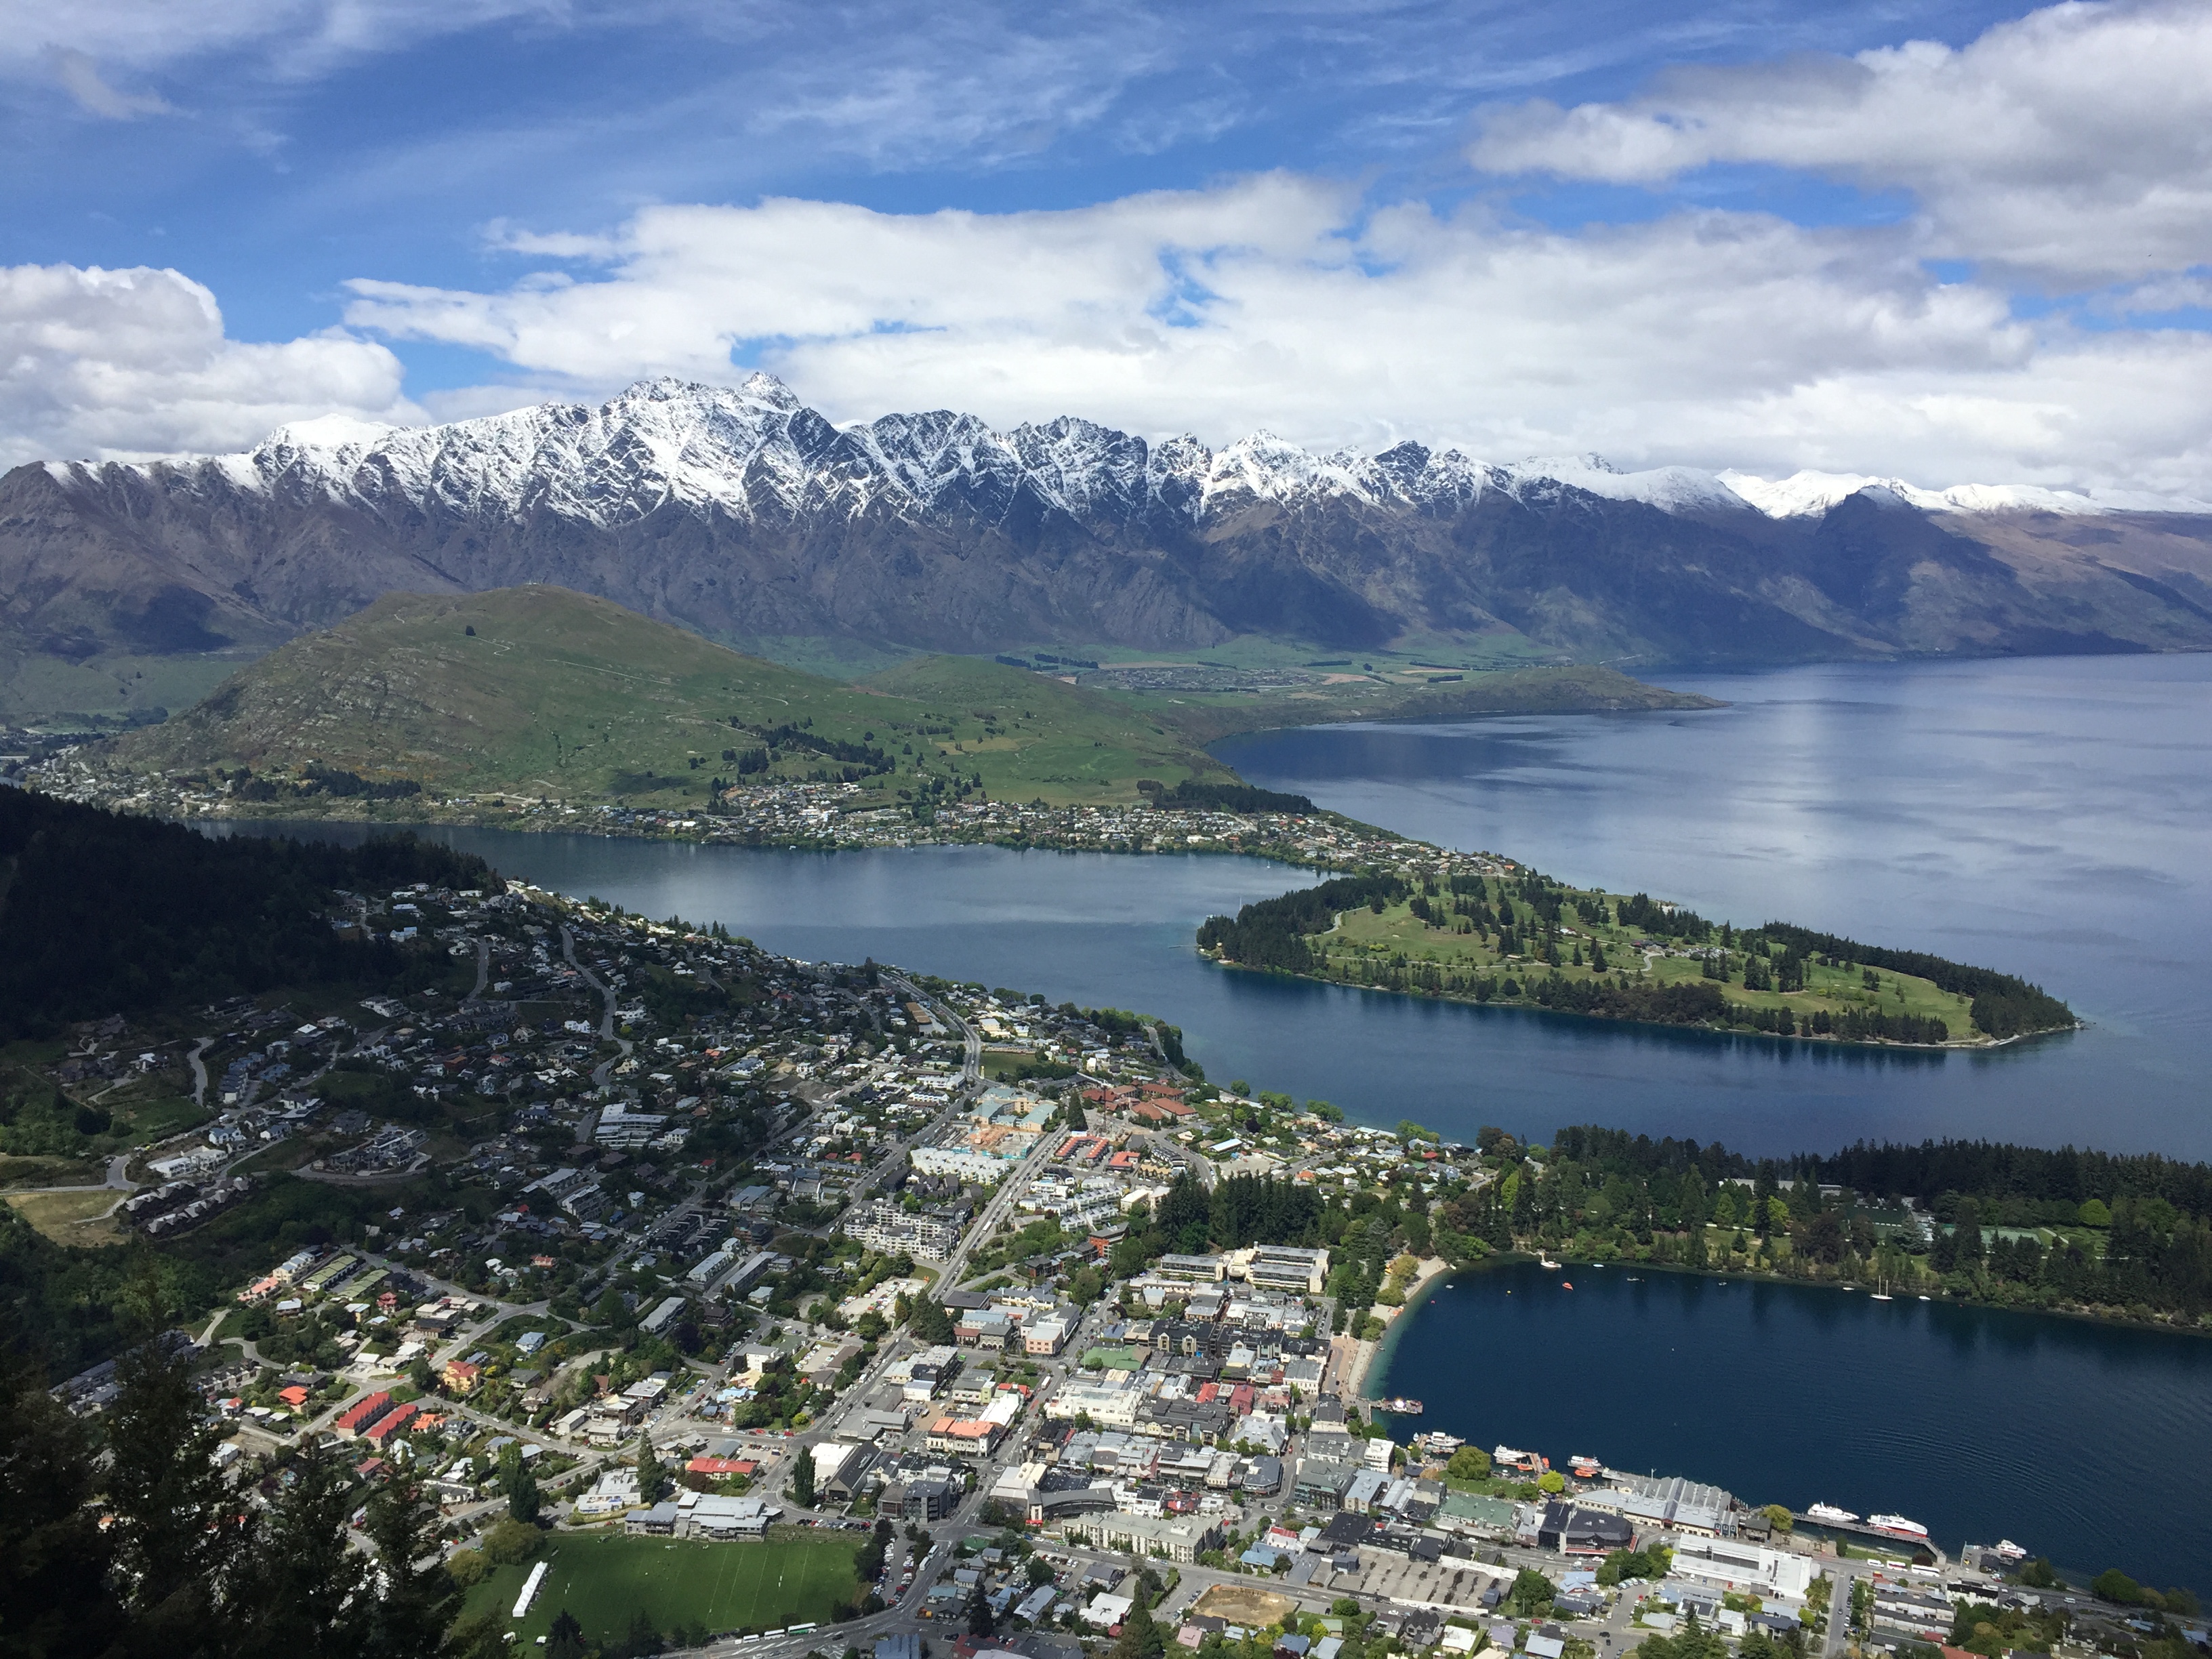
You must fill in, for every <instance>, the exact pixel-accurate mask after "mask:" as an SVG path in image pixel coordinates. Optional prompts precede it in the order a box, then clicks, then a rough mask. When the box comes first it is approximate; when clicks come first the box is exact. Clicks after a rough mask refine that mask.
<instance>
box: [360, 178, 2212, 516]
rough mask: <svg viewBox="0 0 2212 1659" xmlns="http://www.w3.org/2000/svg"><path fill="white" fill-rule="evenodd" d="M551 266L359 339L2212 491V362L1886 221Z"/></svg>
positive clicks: (886, 399) (856, 239)
mask: <svg viewBox="0 0 2212 1659" xmlns="http://www.w3.org/2000/svg"><path fill="white" fill-rule="evenodd" d="M520 245H523V244H522V242H521V239H520V238H517V237H515V236H513V234H510V235H509V246H520ZM542 245H543V246H546V247H548V248H550V249H556V250H559V251H561V252H565V253H569V254H574V253H577V252H584V253H587V254H589V255H590V256H592V257H591V258H589V259H588V260H586V262H585V264H583V266H582V268H581V269H580V270H575V271H570V272H558V271H556V272H546V273H541V274H539V275H538V276H533V277H532V278H531V279H529V280H526V281H524V282H521V283H517V284H515V285H513V287H510V288H507V289H502V290H498V291H491V292H476V291H469V290H461V289H428V288H421V287H413V286H408V285H404V284H398V283H382V282H371V281H364V282H359V283H355V284H353V285H352V286H353V289H354V291H355V294H356V300H355V301H354V303H353V304H352V305H351V306H349V308H348V311H347V320H348V322H349V324H351V325H354V326H355V327H356V328H360V329H363V330H367V331H381V332H384V333H386V334H387V335H389V336H391V337H400V338H415V339H424V340H436V341H442V342H447V343H455V344H460V345H465V346H469V347H473V348H475V349H478V350H482V351H484V352H487V353H489V354H491V355H492V356H495V357H497V358H500V359H501V360H503V361H504V362H507V363H509V364H512V365H513V366H514V367H515V368H517V369H519V370H520V371H521V373H522V374H523V376H524V378H525V379H526V380H532V381H534V382H536V383H538V384H539V385H546V386H556V385H565V386H569V387H572V388H574V389H575V390H577V391H582V392H597V391H605V390H608V389H611V388H612V387H614V386H619V385H620V384H622V383H623V382H625V381H627V380H629V379H631V378H633V377H635V376H637V375H641V374H682V375H687V376H692V377H696V378H700V379H704V380H729V379H733V378H736V377H737V376H738V375H739V374H742V373H743V372H744V366H749V365H751V364H754V363H757V364H759V365H760V366H763V367H766V368H771V369H773V370H775V372H777V373H779V374H782V375H783V376H784V377H785V378H787V380H790V381H791V382H792V384H793V386H795V387H796V388H797V389H798V390H799V392H800V393H801V395H803V396H805V397H806V398H809V399H811V401H813V402H815V403H816V404H817V405H818V406H820V407H822V408H823V409H824V410H826V411H827V412H829V414H830V415H832V416H834V417H836V418H841V419H852V418H860V417H865V416H872V415H875V414H878V413H880V412H882V411H884V410H887V409H916V408H925V409H926V408H941V407H945V406H951V407H956V408H960V409H964V410H972V411H974V412H975V413H977V414H981V415H982V416H986V417H987V418H989V419H991V420H993V421H994V422H1001V423H1006V422H1014V421H1018V420H1023V419H1042V418H1048V417H1050V416H1054V415H1058V414H1062V413H1074V414H1080V415H1085V416H1091V417H1092V418H1096V419H1099V420H1104V421H1109V422H1115V423H1118V424H1121V425H1123V426H1127V427H1129V428H1133V429H1136V430H1139V431H1145V432H1152V433H1158V432H1163V431H1174V430H1181V429H1184V428H1194V429H1196V430H1198V431H1199V432H1200V433H1201V434H1202V435H1206V437H1208V438H1210V439H1213V440H1216V441H1218V440H1222V439H1225V438H1229V437H1234V436H1237V435H1241V434H1243V433H1244V432H1248V431H1250V430H1252V429H1254V428H1259V427H1267V428H1272V429H1273V430H1275V431H1278V432H1280V433H1283V434H1285V435H1288V436H1291V437H1293V438H1296V439H1297V440H1299V441H1305V442H1310V443H1317V444H1331V443H1340V442H1352V443H1359V444H1363V445H1368V446H1374V445H1380V444H1383V443H1387V442H1389V441H1394V440H1395V439H1396V438H1398V437H1401V436H1413V437H1418V438H1420V439H1423V440H1425V441H1451V442H1457V443H1460V444H1462V445H1463V446H1465V447H1468V449H1470V450H1471V451H1472V452H1473V453H1476V454H1479V455H1482V456H1485V457H1486V458H1489V459H1515V458H1518V457H1520V456H1522V455H1527V454H1532V453H1559V452H1561V451H1575V450H1583V449H1595V450H1597V451H1600V452H1601V453H1606V454H1608V455H1610V456H1613V458H1615V459H1618V460H1620V461H1622V462H1624V463H1636V464H1640V465H1659V464H1666V463H1681V464H1687V465H1702V466H1712V467H1719V466H1723V465H1736V466H1740V467H1743V468H1745V469H1747V470H1749V471H1768V472H1771V471H1784V472H1787V471H1794V470H1796V469H1797V468H1799V467H1817V468H1823V469H1830V470H1840V471H1872V472H1882V473H1888V474H1894V475H1897V476H1900V477H1907V478H1911V479H1914V480H1916V481H1919V482H1923V483H1929V484H1935V485H1942V484H1949V483H1960V482H1997V483H2050V484H2057V485H2071V486H2076V487H2087V488H2135V489H2158V490H2164V491H2169V492H2172V491H2179V492H2182V493H2186V494H2193V495H2202V494H2203V493H2204V481H2205V479H2206V477H2208V474H2212V338H2208V337H2205V336H2203V335H2197V334H2191V333H2184V332H2176V331H2162V332H2148V331H2120V332H2113V333H2106V334H2096V333H2088V332H2076V331H2072V330H2070V329H2069V328H2067V327H2065V326H2063V325H2045V327H2044V328H2043V329H2042V330H2040V331H2039V330H2038V329H2035V328H2032V327H2030V326H2029V325H2027V324H2024V323H2022V322H2021V321H2019V320H2017V319H2015V318H2014V317H2013V315H2012V314H2011V313H2010V310H2009V307H2008V303H2007V301H2006V299H2005V297H2004V296H2003V295H2000V294H1997V293H1995V292H1992V291H1991V290H1990V289H1984V288H1981V287H1977V286H1972V285H1969V284H1944V283H1938V282H1936V280H1935V279H1933V278H1932V277H1930V276H1929V275H1928V274H1927V273H1926V272H1925V270H1923V268H1922V267H1921V265H1920V264H1919V261H1918V258H1917V249H1916V248H1915V247H1914V246H1912V244H1911V239H1910V238H1909V237H1908V236H1906V235H1905V234H1901V233H1898V232H1894V231H1875V232H1868V231H1863V230H1859V231H1842V230H1831V231H1808V230H1806V229H1803V228H1798V227H1796V226H1792V225H1789V224H1786V223H1784V222H1780V221H1778V220H1775V219H1771V218H1767V217H1764V216H1749V215H1737V214H1723V213H1704V214H1682V215H1677V216H1673V217H1670V218H1668V219H1666V220H1662V221H1661V222H1656V223H1651V224H1644V225H1638V226H1632V227H1623V228H1613V229H1607V230H1601V231H1591V232H1584V233H1581V234H1562V233H1556V232H1551V231H1546V230H1541V229H1535V228H1528V227H1526V226H1522V225H1516V224H1509V223H1504V222H1499V221H1498V220H1497V219H1496V218H1494V217H1492V216H1488V215H1486V214H1485V213H1484V212H1482V211H1481V210H1474V209H1470V210H1464V211H1462V213H1460V214H1459V215H1457V216H1451V217H1444V216H1437V215H1436V214H1433V213H1431V212H1430V211H1429V210H1425V209H1423V208H1420V207H1394V208H1388V209H1383V210H1377V211H1374V212H1372V213H1369V212H1368V211H1367V210H1366V209H1365V207H1364V204H1362V203H1361V201H1360V200H1359V199H1358V197H1357V195H1356V194H1355V193H1353V192H1352V191H1347V190H1345V189H1342V188H1340V187H1338V186H1334V185H1328V184H1324V183H1322V182H1320V181H1316V180H1314V179H1304V178H1299V177H1295V176H1291V175H1284V174H1275V175H1269V176H1266V177H1261V178H1257V179H1246V180H1242V181H1237V182H1233V183H1230V184H1225V185H1221V186H1218V187H1217V188H1214V189H1211V190H1207V191H1191V192H1171V193H1170V192H1164V193H1158V194H1152V195H1145V196H1137V197H1128V198H1126V199H1123V200H1121V201H1118V202H1113V203H1109V204H1103V205H1102V206H1097V207H1092V208H1084V209H1078V210H1066V211H1060V212H1040V213H1021V214H1004V215H984V214H973V213H963V212H942V213H935V214H927V215H914V216H897V215H890V214H883V213H877V212H872V211H870V210H866V209H862V208H859V207H854V206H850V205H846V204H831V203H817V202H801V201H790V200H781V201H769V202H765V203H763V204H760V205H759V206H757V207H750V208H733V207H660V208H653V209H649V210H646V211H643V212H641V213H640V214H638V215H637V216H635V218H634V219H633V220H632V221H630V222H629V223H628V224H627V225H626V226H624V227H623V228H622V229H621V230H620V231H619V232H618V233H617V234H614V235H612V236H604V237H592V238H586V239H570V238H567V237H558V238H553V239H550V240H546V241H545V242H544V243H543V244H542ZM501 395H504V394H501V393H497V392H495V393H494V394H492V395H491V396H490V397H489V398H487V401H496V400H497V399H498V398H499V397H500V396H501Z"/></svg>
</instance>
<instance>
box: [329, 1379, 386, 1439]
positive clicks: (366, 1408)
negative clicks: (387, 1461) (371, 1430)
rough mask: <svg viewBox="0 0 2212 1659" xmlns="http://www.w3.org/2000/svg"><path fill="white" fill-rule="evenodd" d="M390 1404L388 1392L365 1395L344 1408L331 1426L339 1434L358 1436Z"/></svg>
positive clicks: (379, 1390)
mask: <svg viewBox="0 0 2212 1659" xmlns="http://www.w3.org/2000/svg"><path fill="white" fill-rule="evenodd" d="M391 1403H392V1395H391V1393H390V1391H389V1390H387V1389H378V1390H377V1391H376V1392H375V1393H374V1394H365V1395H362V1397H361V1398H360V1399H358V1400H356V1401H354V1402H353V1404H352V1405H350V1406H349V1407H346V1408H345V1412H344V1414H343V1416H341V1417H340V1418H339V1419H338V1420H337V1422H335V1423H333V1424H331V1427H332V1428H334V1429H336V1430H337V1431H338V1432H339V1433H340V1434H359V1433H360V1432H361V1431H362V1429H363V1428H365V1427H367V1426H368V1425H369V1424H371V1423H374V1421H376V1419H377V1417H378V1414H379V1413H381V1412H382V1411H383V1410H384V1408H385V1407H386V1406H389V1405H390V1404H391Z"/></svg>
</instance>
